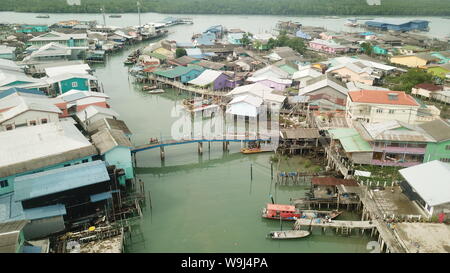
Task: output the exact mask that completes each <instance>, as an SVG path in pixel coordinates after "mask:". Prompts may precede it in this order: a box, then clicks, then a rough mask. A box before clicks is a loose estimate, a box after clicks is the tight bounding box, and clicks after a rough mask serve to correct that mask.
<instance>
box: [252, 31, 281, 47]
mask: <svg viewBox="0 0 450 273" xmlns="http://www.w3.org/2000/svg"><path fill="white" fill-rule="evenodd" d="M270 39H276V37H275V36H274V35H272V34H270V33H258V34H255V35H253V47H254V48H255V49H258V50H268V49H269V46H268V42H269V40H270ZM255 41H257V42H258V43H255ZM256 44H259V46H257V45H256Z"/></svg>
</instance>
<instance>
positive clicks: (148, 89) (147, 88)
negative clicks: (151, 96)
mask: <svg viewBox="0 0 450 273" xmlns="http://www.w3.org/2000/svg"><path fill="white" fill-rule="evenodd" d="M156 88H158V86H156V85H152V86H148V85H144V86H143V87H142V90H144V91H150V90H154V89H156Z"/></svg>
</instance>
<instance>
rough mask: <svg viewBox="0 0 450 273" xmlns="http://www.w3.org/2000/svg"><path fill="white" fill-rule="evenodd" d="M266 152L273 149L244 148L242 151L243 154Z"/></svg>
mask: <svg viewBox="0 0 450 273" xmlns="http://www.w3.org/2000/svg"><path fill="white" fill-rule="evenodd" d="M264 152H271V150H269V149H267V150H264V149H261V148H242V149H241V153H243V154H256V153H264Z"/></svg>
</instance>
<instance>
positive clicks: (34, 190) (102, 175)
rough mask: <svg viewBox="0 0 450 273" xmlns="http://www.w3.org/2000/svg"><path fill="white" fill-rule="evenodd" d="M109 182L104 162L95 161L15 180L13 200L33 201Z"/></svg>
mask: <svg viewBox="0 0 450 273" xmlns="http://www.w3.org/2000/svg"><path fill="white" fill-rule="evenodd" d="M108 180H109V175H108V171H107V169H106V165H105V162H103V161H101V160H96V161H92V162H87V163H81V164H78V165H73V166H69V167H64V168H58V169H54V170H49V171H45V172H39V173H34V174H29V175H24V176H19V177H17V178H16V179H15V183H14V188H15V197H14V198H15V200H16V201H22V200H28V199H33V198H36V197H40V196H45V195H49V194H52V193H57V192H62V191H66V190H70V189H76V188H80V187H84V186H87V185H92V184H96V183H100V182H104V181H108Z"/></svg>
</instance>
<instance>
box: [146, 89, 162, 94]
mask: <svg viewBox="0 0 450 273" xmlns="http://www.w3.org/2000/svg"><path fill="white" fill-rule="evenodd" d="M164 92H165V91H164V90H162V89H155V90H152V91H148V92H147V93H149V94H162V93H164Z"/></svg>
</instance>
